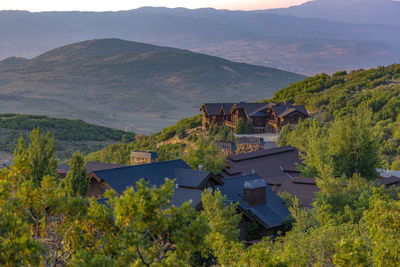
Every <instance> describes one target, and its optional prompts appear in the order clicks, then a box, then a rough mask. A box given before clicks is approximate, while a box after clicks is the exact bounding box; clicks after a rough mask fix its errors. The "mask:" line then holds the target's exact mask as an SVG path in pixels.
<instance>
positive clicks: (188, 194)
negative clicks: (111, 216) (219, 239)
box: [97, 188, 203, 208]
mask: <svg viewBox="0 0 400 267" xmlns="http://www.w3.org/2000/svg"><path fill="white" fill-rule="evenodd" d="M202 193H203V190H194V189H183V188H175V189H174V195H173V196H172V200H171V204H172V205H174V206H175V207H180V206H182V205H183V203H185V202H187V201H190V202H191V203H190V205H192V207H194V208H199V207H200V204H201V194H202ZM107 201H108V198H100V199H97V202H98V203H100V204H103V205H106V206H107V207H109V206H108V203H107Z"/></svg>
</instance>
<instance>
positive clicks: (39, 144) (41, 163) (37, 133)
mask: <svg viewBox="0 0 400 267" xmlns="http://www.w3.org/2000/svg"><path fill="white" fill-rule="evenodd" d="M14 156H15V158H14V162H15V165H16V166H18V168H20V169H21V170H23V171H24V174H25V176H26V178H27V179H29V180H32V181H33V182H34V183H35V184H36V185H39V184H40V181H41V179H42V177H44V176H46V175H50V176H55V174H56V168H57V159H56V155H55V149H54V137H51V136H50V132H47V133H46V134H44V133H42V132H41V130H40V128H39V127H37V128H35V129H33V130H32V132H31V133H30V135H29V143H28V146H27V147H26V143H25V141H24V140H23V137H22V136H21V137H20V140H19V141H18V148H17V149H16V150H15V152H14Z"/></svg>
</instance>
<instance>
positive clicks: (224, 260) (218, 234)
mask: <svg viewBox="0 0 400 267" xmlns="http://www.w3.org/2000/svg"><path fill="white" fill-rule="evenodd" d="M201 201H202V204H203V211H202V214H203V216H204V217H205V218H207V220H208V223H209V225H210V229H211V231H210V233H209V234H208V235H207V236H206V238H205V244H206V246H207V248H208V249H209V250H210V251H211V253H212V255H213V256H214V257H215V258H216V259H217V260H218V263H219V264H221V265H223V266H229V265H232V264H234V263H235V262H238V261H239V255H241V254H243V253H244V245H243V243H241V242H239V233H240V230H239V227H238V226H239V223H240V221H241V219H242V216H241V214H239V213H238V212H237V206H238V203H232V204H230V205H228V206H227V205H226V202H227V199H226V196H222V194H221V192H220V191H219V190H216V191H215V192H211V191H208V190H205V191H204V193H203V195H202V198H201Z"/></svg>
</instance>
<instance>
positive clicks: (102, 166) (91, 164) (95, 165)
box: [57, 161, 129, 174]
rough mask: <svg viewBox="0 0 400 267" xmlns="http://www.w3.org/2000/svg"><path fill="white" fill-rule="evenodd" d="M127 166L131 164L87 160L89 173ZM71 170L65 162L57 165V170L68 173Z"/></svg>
mask: <svg viewBox="0 0 400 267" xmlns="http://www.w3.org/2000/svg"><path fill="white" fill-rule="evenodd" d="M126 166H129V165H124V164H113V163H104V162H95V161H88V162H86V172H87V173H88V174H89V173H91V172H93V171H101V170H108V169H115V168H121V167H126ZM69 170H70V166H69V165H68V164H67V163H63V164H60V165H58V166H57V171H64V172H65V173H66V172H68V171H69Z"/></svg>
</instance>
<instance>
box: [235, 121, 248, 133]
mask: <svg viewBox="0 0 400 267" xmlns="http://www.w3.org/2000/svg"><path fill="white" fill-rule="evenodd" d="M245 132H246V125H245V124H244V122H243V120H242V119H241V118H239V120H238V122H237V124H236V134H244V133H245Z"/></svg>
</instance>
